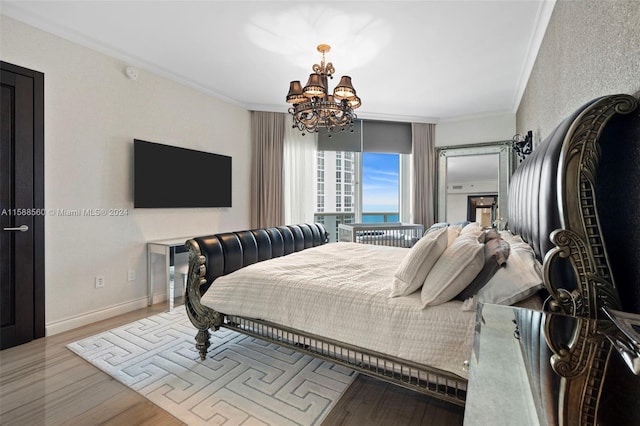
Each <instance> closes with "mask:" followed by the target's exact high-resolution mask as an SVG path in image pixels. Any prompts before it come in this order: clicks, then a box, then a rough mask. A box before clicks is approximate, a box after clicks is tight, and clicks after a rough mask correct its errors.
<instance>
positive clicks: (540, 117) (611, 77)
mask: <svg viewBox="0 0 640 426" xmlns="http://www.w3.org/2000/svg"><path fill="white" fill-rule="evenodd" d="M613 93H627V94H639V93H640V1H638V0H611V1H605V0H577V1H576V0H558V1H557V3H556V5H555V8H554V11H553V15H552V16H551V20H550V22H549V26H548V28H547V32H546V34H545V37H544V40H543V42H542V46H541V47H540V51H539V52H538V57H537V59H536V63H535V66H534V68H533V71H532V73H531V76H530V78H529V82H528V84H527V88H526V90H525V93H524V96H523V98H522V101H521V102H520V107H519V108H518V113H517V116H516V128H517V131H518V133H524V132H526V131H527V130H533V131H534V134H535V141H536V142H538V141H540V140H541V139H544V138H545V137H547V135H548V134H549V133H550V132H551V131H552V130H553V129H554V128H555V126H556V125H557V124H558V123H559V122H560V121H561V120H562V119H563V118H564V117H565V116H567V115H568V114H570V113H571V112H572V111H574V110H575V109H577V108H578V107H579V106H580V105H582V104H584V103H586V102H588V101H589V100H591V99H593V98H596V97H598V96H602V95H608V94H613Z"/></svg>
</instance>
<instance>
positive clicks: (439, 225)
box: [422, 222, 449, 236]
mask: <svg viewBox="0 0 640 426" xmlns="http://www.w3.org/2000/svg"><path fill="white" fill-rule="evenodd" d="M447 226H449V224H448V223H447V222H438V223H434V224H433V225H431V226H430V227H429V228H428V229H427V230H426V231H424V234H422V236H425V235H427V234H429V233H431V232H434V231H437V230H438V229H442V228H446V227H447Z"/></svg>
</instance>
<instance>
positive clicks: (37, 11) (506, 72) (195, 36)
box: [0, 0, 555, 122]
mask: <svg viewBox="0 0 640 426" xmlns="http://www.w3.org/2000/svg"><path fill="white" fill-rule="evenodd" d="M554 3H555V0H497V1H488V0H468V1H461V0H441V1H436V0H433V1H323V2H321V3H320V2H311V1H304V0H298V1H295V2H288V1H263V0H261V1H242V0H235V1H218V0H209V1H189V0H182V1H150V0H146V1H95V0H94V1H56V0H49V1H27V0H21V1H12V0H1V1H0V12H1V13H2V14H3V15H6V16H9V17H12V18H14V19H17V20H20V21H23V22H25V23H27V24H29V25H33V26H35V27H38V28H41V29H43V30H45V31H48V32H51V33H54V34H57V35H59V36H61V37H64V38H67V39H69V40H71V41H74V42H76V43H80V44H82V45H85V46H88V47H90V48H93V49H95V50H98V51H101V52H103V53H106V54H108V55H111V56H113V57H116V58H119V59H121V60H122V61H123V62H124V63H125V64H127V65H131V66H135V67H137V68H138V69H139V78H144V72H146V71H149V72H154V73H157V74H160V75H163V76H165V77H168V78H170V79H173V80H176V81H178V82H181V83H183V84H186V85H189V86H191V87H194V88H196V89H198V90H201V91H203V92H205V93H209V94H212V95H215V96H217V97H220V98H222V99H224V100H226V101H229V102H231V103H233V104H236V105H239V106H242V107H244V108H247V109H251V110H263V111H286V109H287V105H286V103H285V100H284V99H285V96H286V93H287V90H288V86H289V81H291V80H301V81H302V84H303V85H304V83H305V82H306V80H307V78H308V75H309V74H310V73H311V72H312V70H311V66H312V65H313V64H315V63H319V62H320V59H321V55H320V53H318V52H317V51H316V46H317V45H318V44H320V43H327V44H330V45H331V47H332V49H331V51H330V52H329V53H328V54H327V61H330V62H333V65H334V67H335V69H336V77H339V76H341V75H350V76H351V77H352V80H353V84H354V87H355V88H356V90H357V93H358V96H359V97H360V98H361V99H362V107H361V108H360V109H359V110H357V113H358V115H359V117H361V118H370V119H387V120H399V121H418V122H438V121H441V120H449V119H457V118H460V117H466V116H478V115H486V114H494V113H506V112H515V111H516V109H517V107H518V104H519V102H520V98H521V96H522V93H523V91H524V87H525V86H526V83H527V79H528V77H529V73H530V71H531V68H532V67H533V63H534V60H535V56H536V54H537V51H538V48H539V45H540V43H541V41H542V37H543V36H544V31H545V29H546V26H547V23H548V21H549V18H550V16H551V11H552V10H553V5H554ZM123 73H124V66H123ZM337 81H338V79H334V80H333V81H332V82H330V84H329V85H330V88H333V87H334V86H335V84H336V83H337Z"/></svg>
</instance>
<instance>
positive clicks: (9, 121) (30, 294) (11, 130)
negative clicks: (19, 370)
mask: <svg viewBox="0 0 640 426" xmlns="http://www.w3.org/2000/svg"><path fill="white" fill-rule="evenodd" d="M0 70H1V72H2V80H1V84H0V91H1V96H0V106H1V114H2V115H1V119H0V266H1V270H0V319H1V323H0V349H6V348H9V347H12V346H16V345H20V344H22V343H26V342H29V341H31V340H33V339H35V338H38V337H43V336H44V215H45V211H44V75H43V74H42V73H39V72H37V71H32V70H28V69H25V68H22V67H18V66H15V65H11V64H8V63H5V62H0Z"/></svg>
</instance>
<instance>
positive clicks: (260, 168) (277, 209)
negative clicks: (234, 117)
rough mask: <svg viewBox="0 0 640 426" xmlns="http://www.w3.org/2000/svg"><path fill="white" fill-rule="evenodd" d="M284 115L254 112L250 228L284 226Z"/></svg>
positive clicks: (252, 121) (252, 118)
mask: <svg viewBox="0 0 640 426" xmlns="http://www.w3.org/2000/svg"><path fill="white" fill-rule="evenodd" d="M284 119H285V114H283V113H279V112H263V111H252V112H251V145H252V153H251V227H252V228H266V227H271V226H280V225H284V224H285V221H284V202H283V191H282V158H283V144H284V127H285V125H284V121H285V120H284Z"/></svg>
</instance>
